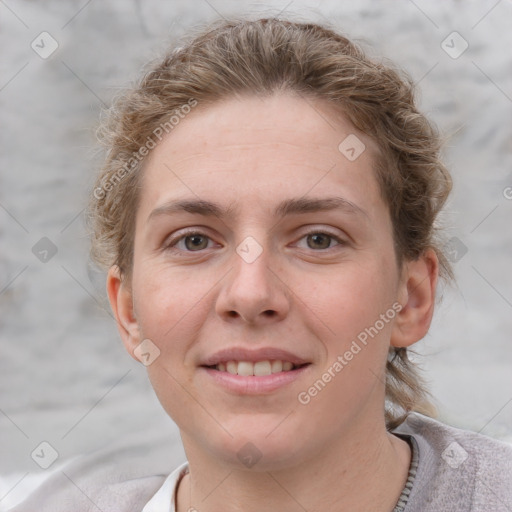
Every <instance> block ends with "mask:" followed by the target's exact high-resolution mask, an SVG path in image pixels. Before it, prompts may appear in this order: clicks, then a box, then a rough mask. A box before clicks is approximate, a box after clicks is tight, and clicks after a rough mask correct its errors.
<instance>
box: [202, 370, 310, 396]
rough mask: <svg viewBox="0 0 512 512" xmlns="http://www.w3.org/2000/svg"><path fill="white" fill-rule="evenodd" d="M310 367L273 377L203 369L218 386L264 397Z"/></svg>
mask: <svg viewBox="0 0 512 512" xmlns="http://www.w3.org/2000/svg"><path fill="white" fill-rule="evenodd" d="M309 366H310V365H306V366H302V367H300V368H297V369H296V370H290V371H288V372H279V373H272V374H271V375H261V376H255V375H250V376H247V377H245V376H243V375H233V374H231V373H228V372H220V371H218V370H213V369H212V368H205V367H201V368H200V370H203V371H204V372H205V373H206V374H207V375H208V376H209V377H210V378H211V379H212V380H213V381H214V382H215V383H216V384H218V385H220V386H222V387H223V388H225V389H226V390H228V391H231V392H233V393H236V394H239V395H262V394H268V393H272V392H273V391H276V390H278V389H280V388H282V387H284V386H286V385H288V384H290V383H292V382H294V381H295V380H297V379H298V378H300V377H301V376H302V375H303V374H304V373H305V372H307V371H308V368H309Z"/></svg>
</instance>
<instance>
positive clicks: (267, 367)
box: [203, 359, 310, 377]
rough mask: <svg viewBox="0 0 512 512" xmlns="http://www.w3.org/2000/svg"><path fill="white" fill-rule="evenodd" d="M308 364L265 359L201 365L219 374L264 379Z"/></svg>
mask: <svg viewBox="0 0 512 512" xmlns="http://www.w3.org/2000/svg"><path fill="white" fill-rule="evenodd" d="M309 364H310V363H303V364H295V363H292V362H291V361H286V360H281V359H273V360H270V359H265V360H261V361H254V362H253V361H234V360H231V361H220V362H218V363H217V364H213V365H203V368H209V369H210V370H216V371H218V372H221V373H228V374H231V375H240V376H243V377H251V376H252V377H264V376H266V375H273V374H276V373H283V372H293V371H296V370H299V369H300V368H304V367H306V366H308V365H309Z"/></svg>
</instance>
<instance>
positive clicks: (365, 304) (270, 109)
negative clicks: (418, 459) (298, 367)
mask: <svg viewBox="0 0 512 512" xmlns="http://www.w3.org/2000/svg"><path fill="white" fill-rule="evenodd" d="M349 134H356V135H357V136H358V137H359V139H360V140H362V141H363V142H364V144H365V145H366V150H365V151H364V152H363V153H362V154H361V155H360V156H359V157H358V158H357V159H356V160H355V161H349V160H348V159H347V158H346V157H345V156H344V155H343V154H341V153H340V151H339V150H338V145H339V144H340V142H341V141H343V140H344V139H345V138H346V137H347V135H349ZM377 152H378V148H377V147H376V146H375V144H374V143H373V141H372V140H370V139H369V138H368V137H366V136H365V135H364V134H360V133H358V132H357V131H356V130H355V129H354V128H353V127H352V126H351V125H350V123H349V122H348V121H347V120H346V119H343V118H341V119H340V118H338V119H337V120H336V121H334V120H333V119H332V118H331V117H330V116H329V114H328V112H327V108H326V105H324V104H323V103H322V102H320V101H315V102H313V101H311V100H310V99H308V100H307V101H305V100H304V99H302V98H300V97H297V96H294V95H292V94H290V93H287V94H279V95H278V94H276V95H274V96H272V97H269V98H264V99H262V98H256V97H243V98H237V99H229V100H225V101H222V102H218V103H216V104H214V105H210V106H207V107H206V108H201V106H200V105H199V106H198V107H197V109H196V110H194V111H193V112H192V113H191V114H189V115H188V116H187V117H186V118H185V119H184V120H182V121H181V122H180V124H179V125H178V126H177V127H176V128H175V129H174V130H173V132H172V133H170V134H169V135H168V136H167V138H166V139H164V140H163V141H162V142H161V143H160V144H159V145H158V146H157V147H156V148H155V149H154V150H153V151H152V153H151V154H150V156H149V159H148V161H147V164H146V167H145V170H144V179H143V186H142V190H141V202H140V207H139V209H138V212H137V217H136V226H135V242H134V264H133V272H132V275H131V279H128V278H126V277H125V278H123V277H122V276H120V274H119V271H118V269H117V267H112V269H111V270H110V271H109V274H108V279H107V291H108V295H109V298H110V302H111V305H112V309H113V311H114V313H115V315H116V318H117V321H118V327H119V331H120V334H121V337H122V339H123V342H124V344H125V346H126V348H127V350H128V352H129V353H130V354H131V355H132V356H133V354H134V350H135V349H136V347H137V346H138V344H139V343H140V342H141V341H142V340H143V339H150V340H152V342H153V343H154V344H155V345H156V346H157V347H158V348H159V350H160V355H159V357H158V358H157V359H155V361H154V362H153V363H152V364H151V365H149V366H148V367H147V370H148V374H149V378H150V380H151V383H152V385H153V387H154V389H155V392H156V393H157V396H158V398H159V400H160V402H161V403H162V405H163V407H164V408H165V410H166V411H167V412H168V414H169V415H170V416H171V417H172V418H173V420H174V421H175V422H176V423H177V425H178V427H179V428H180V432H181V436H182V440H183V444H184V448H185V451H186V454H187V458H188V461H189V466H190V474H189V475H187V476H186V477H184V478H183V480H182V481H181V483H180V485H179V488H178V496H177V510H178V511H179V512H182V511H185V510H188V509H189V507H194V508H196V509H197V510H198V511H200V512H209V511H218V510H225V511H235V510H244V511H247V512H251V511H256V510H261V509H262V506H263V508H264V509H265V510H279V511H285V512H286V511H295V510H303V509H306V510H308V511H310V512H312V511H320V510H354V511H359V510H360V511H366V512H367V511H369V510H372V511H374V510H375V511H377V510H378V511H382V512H386V511H391V510H392V509H393V507H394V506H395V504H396V501H397V500H398V497H399V495H400V493H401V491H402V489H403V486H404V485H405V481H406V479H407V473H408V468H409V464H410V449H409V446H408V444H407V443H406V442H404V441H403V440H401V439H399V438H398V437H397V436H394V435H392V434H391V433H389V432H387V431H386V426H385V421H384V414H383V404H384V379H385V363H386V358H387V353H388V349H389V347H390V345H391V346H397V347H405V346H409V345H412V344H413V343H415V342H416V341H418V340H419V339H421V338H422V337H423V336H424V335H425V334H426V332H427V330H428V328H429V326H430V322H431V319H432V313H433V308H434V300H435V288H436V282H437V276H438V261H437V258H436V255H435V253H434V251H432V250H427V251H426V252H425V254H424V255H423V256H422V257H420V258H418V259H417V260H415V261H409V262H406V263H405V264H404V266H403V268H402V269H398V267H397V263H396V255H395V252H394V247H393V236H392V224H391V219H390V216H389V212H388V207H387V205H386V204H385V203H384V201H383V199H382V197H381V194H380V191H379V188H378V184H377V181H376V178H375V175H374V172H373V170H372V166H373V163H374V160H375V155H376V154H377ZM332 196H338V197H343V198H345V199H347V200H348V201H351V202H352V203H354V204H355V205H357V206H358V207H359V208H360V209H362V210H363V211H364V213H359V212H356V213H354V212H347V211H342V210H334V211H324V212H315V213H307V214H304V213H301V214H292V215H289V216H287V217H285V218H282V219H280V218H275V217H274V216H273V215H272V211H273V209H274V207H275V206H276V205H277V204H278V203H280V202H281V201H283V200H285V199H290V198H301V197H307V198H323V197H332ZM184 198H190V199H198V198H200V199H203V200H209V201H214V202H216V203H219V204H220V205H222V206H225V207H227V206H229V205H234V208H235V210H234V212H235V213H233V214H232V215H230V216H228V217H226V218H223V219H220V218H219V217H216V216H213V217H205V216H202V215H198V214H191V213H187V212H182V213H174V214H172V215H171V214H169V215H165V214H162V215H154V216H153V217H152V218H150V214H151V212H152V211H153V210H155V209H156V208H158V207H160V206H162V205H163V204H165V203H166V202H167V201H169V200H171V199H184ZM148 219H149V220H148ZM184 228H195V229H197V230H200V231H201V233H202V234H203V235H204V236H205V237H206V238H199V241H197V240H196V242H197V243H198V245H199V246H200V249H199V250H198V249H195V250H194V245H193V244H192V243H191V239H190V238H189V239H182V240H181V241H180V242H177V245H174V249H175V251H174V252H173V251H172V250H171V249H170V248H169V244H170V243H171V244H172V242H173V240H171V238H172V237H173V236H175V237H176V238H177V237H179V236H180V235H182V234H183V233H184ZM325 231H328V233H329V234H332V235H333V236H334V237H338V238H339V240H340V241H341V242H337V240H336V239H335V238H327V239H325V238H320V239H318V238H315V237H314V236H307V235H314V234H315V233H322V232H325ZM248 236H250V237H253V238H254V239H255V240H256V241H257V242H258V243H259V245H260V247H261V249H262V253H261V254H260V255H259V257H258V258H257V259H256V260H255V261H253V262H252V263H247V262H246V261H244V259H242V258H241V257H240V255H239V254H238V253H237V251H236V248H237V246H239V244H240V243H241V242H242V241H243V240H244V239H245V238H246V237H248ZM187 240H188V243H186V242H187ZM187 251H188V252H187ZM397 302H398V303H399V304H400V305H401V306H402V310H401V311H400V312H399V313H398V314H397V315H396V316H395V317H394V318H393V320H392V321H389V322H388V323H386V324H385V326H384V328H382V329H381V330H380V331H379V332H378V335H376V336H375V337H374V338H372V339H371V341H370V342H369V343H368V344H367V345H366V346H365V347H364V348H363V349H362V350H361V351H360V352H359V353H358V354H357V355H355V356H354V358H353V359H352V360H351V361H350V362H348V364H347V365H346V366H345V367H344V368H343V370H342V371H341V372H339V373H337V374H336V376H335V377H334V378H333V379H332V380H331V381H330V382H329V383H328V384H327V385H326V386H325V388H324V389H323V390H322V391H321V392H319V393H318V394H317V395H316V396H314V397H313V398H312V399H311V401H310V402H309V403H308V404H307V405H302V404H301V403H299V401H298V400H297V396H298V394H299V393H300V392H303V391H305V390H308V388H310V387H311V386H312V385H313V383H314V382H315V381H316V380H317V379H319V378H321V376H322V374H323V373H324V372H326V371H327V370H328V368H329V367H332V365H333V363H334V362H335V361H336V359H337V357H338V356H339V355H342V354H344V353H345V352H346V351H347V350H348V349H349V348H350V345H351V343H352V341H353V340H355V339H356V337H357V335H358V334H359V333H360V332H362V331H364V329H365V328H368V327H369V326H372V325H374V324H375V322H376V320H378V319H379V318H380V315H381V314H383V313H385V312H386V311H387V310H389V309H390V308H391V306H392V304H393V303H397ZM234 345H239V346H243V347H247V348H250V349H253V348H258V347H262V346H273V347H277V348H281V349H284V350H288V351H290V352H293V353H295V354H298V355H300V356H301V357H303V358H304V359H305V360H307V361H309V362H310V365H309V366H308V367H307V369H306V370H305V371H303V372H302V373H301V375H300V377H298V378H297V379H296V380H295V381H293V382H291V383H289V384H287V385H286V386H283V387H281V388H279V389H278V390H276V391H274V392H272V393H270V394H266V395H252V396H248V395H245V394H240V393H233V392H229V391H227V390H225V389H224V388H222V387H220V386H219V385H217V384H215V383H213V382H212V380H211V378H210V377H209V376H207V375H206V374H205V372H204V371H201V369H200V368H199V367H198V365H199V364H200V362H201V361H203V360H204V359H203V358H204V357H206V356H209V355H211V354H213V353H214V352H216V351H217V350H220V349H224V348H228V347H230V346H234ZM247 442H251V443H252V444H253V445H254V446H255V447H256V448H257V450H258V451H259V453H260V454H261V458H260V459H259V461H258V462H257V463H256V464H255V465H254V466H252V467H250V468H249V467H245V466H244V465H243V464H242V463H241V462H240V460H239V459H238V457H237V453H238V452H239V450H240V449H241V447H243V446H244V445H245V444H246V443H247Z"/></svg>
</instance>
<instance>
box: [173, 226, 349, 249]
mask: <svg viewBox="0 0 512 512" xmlns="http://www.w3.org/2000/svg"><path fill="white" fill-rule="evenodd" d="M194 235H199V236H202V237H205V238H208V239H210V240H211V238H210V237H209V236H208V235H207V234H205V233H203V232H201V231H197V230H191V231H186V232H185V233H182V234H181V235H180V236H179V237H177V238H175V239H174V240H171V241H170V242H169V243H168V244H167V245H166V246H165V249H166V250H169V251H171V252H186V253H196V252H197V253H201V252H203V251H204V250H205V249H200V250H198V251H189V250H183V249H176V247H175V246H176V245H177V244H178V243H179V242H181V241H182V240H184V239H185V238H187V237H190V236H194ZM311 235H324V236H327V237H329V238H331V239H332V240H335V241H336V242H337V243H338V246H344V245H347V242H345V241H344V240H342V239H341V238H339V237H337V236H336V235H333V234H332V233H329V232H328V231H321V230H320V231H319V230H312V231H309V232H307V233H304V234H303V235H302V236H301V237H300V239H299V240H302V239H303V238H305V237H308V236H311ZM334 247H336V246H334ZM330 249H333V247H328V248H327V249H319V250H315V249H310V250H311V251H313V252H326V251H329V250H330Z"/></svg>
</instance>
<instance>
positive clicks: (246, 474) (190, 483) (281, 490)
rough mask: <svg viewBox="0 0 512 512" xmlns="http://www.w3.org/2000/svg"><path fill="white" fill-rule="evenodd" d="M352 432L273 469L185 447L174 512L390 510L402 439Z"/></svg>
mask: <svg viewBox="0 0 512 512" xmlns="http://www.w3.org/2000/svg"><path fill="white" fill-rule="evenodd" d="M375 427H376V426H375V425H372V426H371V428H366V429H361V428H360V426H358V427H357V429H356V430H355V432H356V435H353V436H343V439H339V440H337V442H336V444H335V445H333V444H332V443H329V446H326V447H325V449H324V450H322V451H321V452H319V453H317V454H316V455H315V457H314V458H312V459H310V460H307V461H306V462H303V463H301V464H300V465H297V466H294V467H290V468H286V469H279V470H276V471H265V472H262V471H260V472H257V471H254V470H244V471H241V470H239V469H238V468H236V469H235V468H233V467H232V466H228V465H224V464H223V463H222V462H219V460H218V459H213V458H208V457H202V456H195V455H198V454H196V453H194V452H195V451H194V450H190V449H189V450H188V453H187V456H188V460H189V467H190V474H189V475H187V476H186V477H185V478H184V479H183V480H182V482H181V483H180V485H179V487H178V496H177V512H186V511H189V510H198V511H200V512H213V511H218V510H223V511H225V512H231V511H239V510H244V512H256V511H258V512H259V511H260V510H261V509H262V508H264V509H265V510H269V511H273V510H279V511H280V512H292V511H294V512H296V511H297V510H308V511H313V510H351V511H359V510H360V511H367V510H377V509H376V508H375V504H379V505H378V506H379V508H378V510H379V511H382V512H391V511H392V510H393V508H394V506H395V505H396V502H397V501H398V498H399V497H400V494H401V492H402V490H403V487H404V486H405V483H406V480H407V475H408V470H409V465H410V459H411V453H410V449H409V445H408V443H406V442H405V441H403V440H401V439H399V438H398V437H396V436H394V435H392V434H390V433H388V432H387V431H386V429H385V426H384V425H380V428H375Z"/></svg>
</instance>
